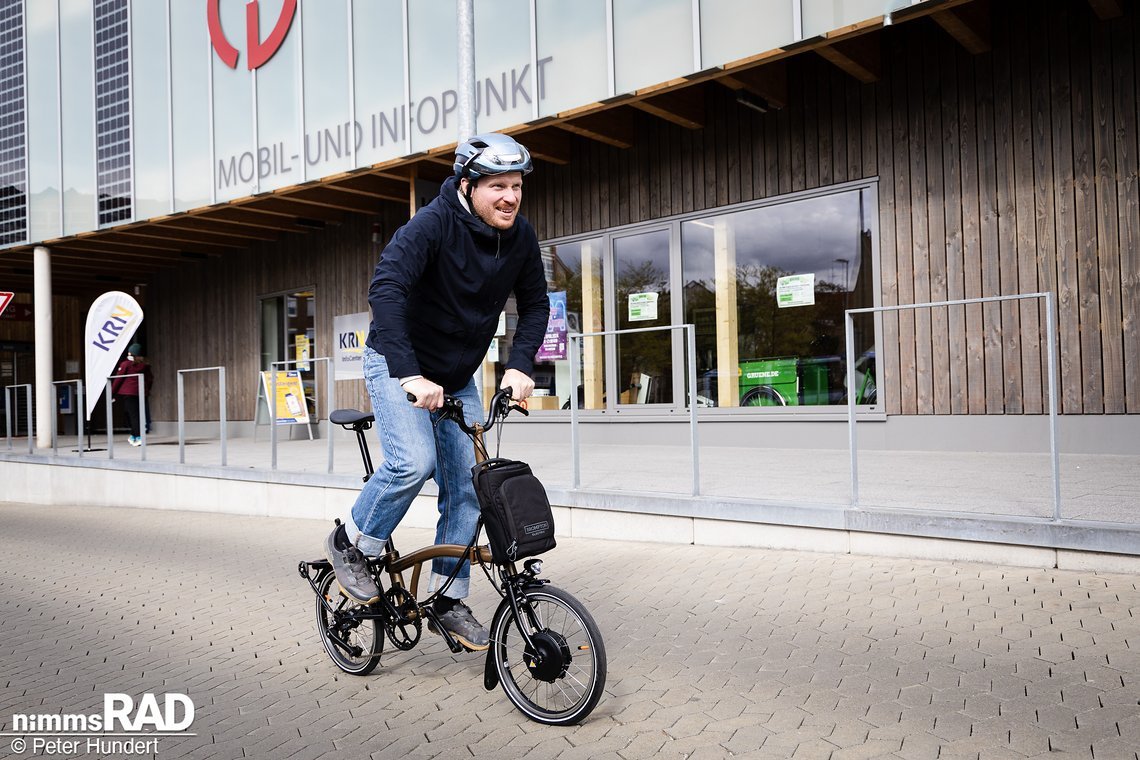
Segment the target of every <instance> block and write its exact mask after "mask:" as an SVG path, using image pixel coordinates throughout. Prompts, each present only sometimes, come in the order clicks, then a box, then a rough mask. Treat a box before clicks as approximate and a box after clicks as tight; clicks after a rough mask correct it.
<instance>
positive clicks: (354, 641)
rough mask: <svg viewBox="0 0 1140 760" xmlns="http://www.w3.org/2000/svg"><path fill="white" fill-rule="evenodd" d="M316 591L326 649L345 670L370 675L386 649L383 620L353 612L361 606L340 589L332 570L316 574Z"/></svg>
mask: <svg viewBox="0 0 1140 760" xmlns="http://www.w3.org/2000/svg"><path fill="white" fill-rule="evenodd" d="M317 594H318V596H317V630H318V631H319V632H320V634H321V643H322V644H324V645H325V651H326V652H328V655H329V657H330V658H332V661H333V663H334V664H335V665H336V666H337V667H338V668H340V669H341V670H343V671H344V672H345V673H349V674H351V675H354V676H365V675H368V674H369V673H371V672H372V671H373V670H375V669H376V666H377V665H379V664H380V653H381V652H382V651H384V631H383V629H382V628H381V626H380V621H379V620H377V619H375V618H374V619H371V620H361V619H360V618H359V617H357V616H355V615H354V614H353V613H354V612H356V611H358V610H360V609H362V608H361V606H360V605H359V604H357V603H356V602H355V601H354V600H352V599H349V598H348V597H347V596H345V595H344V594H343V593H342V592H341V590H340V586H338V585H337V582H336V575H335V574H334V573H333V572H332V571H329V572H326V573H324V574H323V575H321V576H320V577H319V578H317ZM324 602H327V603H328V606H327V607H326V606H325V604H324ZM329 607H331V608H332V610H331V611H330V610H329Z"/></svg>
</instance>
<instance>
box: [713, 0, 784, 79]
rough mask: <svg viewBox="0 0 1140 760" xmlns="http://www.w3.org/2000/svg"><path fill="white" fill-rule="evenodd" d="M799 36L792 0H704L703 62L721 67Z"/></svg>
mask: <svg viewBox="0 0 1140 760" xmlns="http://www.w3.org/2000/svg"><path fill="white" fill-rule="evenodd" d="M794 39H795V29H794V27H793V26H792V4H791V3H757V2H755V0H701V63H702V64H703V65H704V66H706V67H707V66H719V65H721V64H724V63H728V62H729V61H735V60H738V59H740V58H745V57H747V56H750V55H755V54H756V53H762V52H764V51H766V50H772V49H773V48H777V47H780V46H782V45H786V44H788V43H789V42H791V41H793V40H794Z"/></svg>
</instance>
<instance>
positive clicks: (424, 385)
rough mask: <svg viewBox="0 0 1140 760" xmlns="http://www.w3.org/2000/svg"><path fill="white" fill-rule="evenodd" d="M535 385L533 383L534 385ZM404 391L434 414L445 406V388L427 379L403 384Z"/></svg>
mask: <svg viewBox="0 0 1140 760" xmlns="http://www.w3.org/2000/svg"><path fill="white" fill-rule="evenodd" d="M532 385H533V383H532ZM402 387H403V389H404V390H405V391H407V392H408V393H410V394H412V395H413V396H415V397H416V401H415V404H413V406H415V407H417V408H419V409H427V410H428V411H429V412H434V411H435V410H436V409H439V408H440V407H441V406H443V386H442V385H436V384H435V383H433V382H432V381H431V380H428V379H427V378H426V377H417V378H416V379H415V380H409V381H408V382H406V383H404V384H403V386H402Z"/></svg>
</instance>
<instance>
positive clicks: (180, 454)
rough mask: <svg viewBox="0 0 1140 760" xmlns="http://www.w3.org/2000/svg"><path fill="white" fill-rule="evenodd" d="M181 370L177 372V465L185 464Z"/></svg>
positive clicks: (184, 410)
mask: <svg viewBox="0 0 1140 760" xmlns="http://www.w3.org/2000/svg"><path fill="white" fill-rule="evenodd" d="M182 372H183V370H178V372H177V373H175V374H176V376H177V380H178V382H177V389H178V390H177V393H178V464H186V396H185V393H186V383H185V381H184V380H183V379H182Z"/></svg>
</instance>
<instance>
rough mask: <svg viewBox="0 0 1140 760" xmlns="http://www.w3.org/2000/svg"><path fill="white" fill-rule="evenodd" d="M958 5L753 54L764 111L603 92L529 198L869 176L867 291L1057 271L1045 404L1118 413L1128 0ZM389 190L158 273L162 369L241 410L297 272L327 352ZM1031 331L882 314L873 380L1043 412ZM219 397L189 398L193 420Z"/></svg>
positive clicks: (1124, 309) (727, 201) (1009, 323)
mask: <svg viewBox="0 0 1140 760" xmlns="http://www.w3.org/2000/svg"><path fill="white" fill-rule="evenodd" d="M977 7H978V8H980V9H981V10H982V11H984V12H985V13H987V14H989V35H990V36H989V44H988V47H989V49H988V50H985V51H984V52H971V50H967V49H966V47H964V46H963V44H962V43H961V42H960V41H956V40H955V39H954V38H952V37H951V36H950V35H949V34H948V33H947V32H946V31H945V30H944V28H943V27H941V26H940V25H939V24H937V23H935V21H934V20H932V18H921V19H916V20H913V21H911V22H908V23H905V24H897V25H895V26H890V27H886V28H883V29H882V30H879V31H876V32H874V33H872V34H871V35H869V36H868V38H867V40H868V42H869V43H871V44H873V45H874V46H875V50H874V53H875V56H876V57H877V59H878V64H879V72H877V76H870V77H864V79H873V80H874V81H869V82H864V81H860V80H859V79H856V78H855V77H853V76H851V75H850V74H849V73H845V72H844V71H841V70H840V69H839V68H837V67H836V66H835V65H834V63H833V62H831V61H829V60H825V58H824V57H823V56H821V55H817V54H816V53H815V52H808V53H804V54H801V55H796V56H792V57H789V58H785V59H783V60H781V61H779V62H778V63H777V64H772V65H778V66H781V67H783V68H784V69H785V70H786V77H787V103H786V105H785V106H784V107H783V108H780V109H776V110H770V111H769V112H767V113H763V114H761V113H757V112H755V111H754V110H751V109H749V108H746V107H744V106H743V105H741V104H740V103H738V102H737V99H736V94H735V93H734V92H733V91H732V90H731V89H729V88H728V87H725V86H723V85H722V84H720V83H718V82H707V83H704V84H701V85H699V86H694V87H693V88H692V92H693V93H694V94H696V95H697V96H698V97H699V98H700V99H702V100H703V103H704V114H703V120H702V119H699V118H698V119H690V120H689V121H688V123H687V124H686V125H685V126H682V125H680V124H678V123H674V122H671V121H667V120H664V119H661V118H659V117H658V116H654V115H651V114H649V113H646V112H644V111H642V110H636V109H634V108H632V107H630V106H621V107H619V108H616V109H612V110H610V111H607V112H605V113H604V114H602V115H601V116H599V117H598V118H606V119H610V120H611V121H612V123H613V124H615V125H616V124H628V126H629V134H630V140H629V142H630V143H631V145H630V147H625V148H623V147H616V146H615V145H614V144H613V143H614V142H615V141H610V143H608V144H607V143H606V142H603V141H595V140H591V139H588V138H586V137H582V136H577V135H572V136H569V139H570V141H571V143H570V144H571V153H570V160H569V162H568V163H567V164H565V165H555V164H551V163H547V162H542V163H540V165H539V166H538V169H537V171H536V172H535V173H534V174H533V175H531V176H530V177H528V179H527V187H526V200H525V203H524V207H523V211H524V214H526V215H527V216H528V217H529V218H530V219H531V221H532V222H533V223H534V225H535V227H536V229H537V230H538V232H539V236H540V238H542V239H557V238H562V237H565V236H570V235H577V234H584V233H589V232H597V231H602V230H606V229H608V228H612V227H617V226H621V225H628V224H635V223H638V222H643V221H648V220H653V219H661V218H664V217H669V216H671V215H675V214H681V213H686V212H692V211H700V210H709V209H715V208H718V207H722V206H727V205H731V204H735V203H741V202H747V201H753V200H757V199H765V198H773V197H776V196H780V195H784V194H787V193H792V192H796V191H801V190H808V189H813V188H825V187H827V186H830V185H835V184H838V183H843V182H847V181H852V180H875V181H876V183H877V184H876V187H877V193H878V210H879V218H878V230H877V232H878V257H879V259H878V262H879V271H880V276H881V281H880V295H881V303H882V304H883V305H894V304H910V303H922V302H928V301H941V300H953V299H964V298H975V297H986V296H995V295H1013V294H1021V293H1035V292H1038V291H1052V292H1054V293H1056V295H1057V301H1056V304H1057V315H1058V347H1059V349H1060V367H1059V374H1060V402H1061V403H1060V407H1059V409H1060V411H1062V412H1064V413H1066V414H1125V413H1136V412H1138V411H1140V324H1138V319H1137V317H1138V314H1137V312H1138V310H1140V296H1138V295H1137V284H1138V283H1137V276H1138V272H1140V202H1138V182H1137V173H1138V155H1140V142H1138V140H1140V130H1138V128H1137V123H1138V121H1140V55H1138V54H1137V53H1136V50H1135V48H1136V45H1135V40H1136V34H1137V30H1138V27H1140V9H1138V8H1137V6H1136V4H1126V5H1125V7H1124V12H1123V15H1121V16H1119V17H1117V18H1113V19H1108V20H1101V19H1100V18H1098V17H1097V16H1096V15H1095V14H1094V12H1093V10H1092V9H1091V8H1090V6H1089V4H1088V3H1087V2H1084V1H1083V0H1058V1H1057V2H1049V3H1038V2H1033V1H1031V0H994V1H993V2H992V3H985V2H982V3H978V4H977ZM983 47H987V46H986V45H983ZM674 121H679V120H674ZM520 139H522V140H523V141H524V142H525V141H526V138H525V136H523V137H522V138H520ZM406 209H407V207H406V206H403V207H401V206H400V205H398V204H384V205H383V207H382V208H379V209H378V212H379V215H378V216H377V217H375V218H369V217H364V216H360V217H353V218H351V219H349V220H348V221H347V222H345V223H344V224H342V225H340V226H336V227H330V228H328V229H326V230H324V231H314V232H311V233H308V234H305V235H291V236H287V237H285V238H283V239H282V240H281V241H280V242H278V243H274V244H264V245H259V246H257V247H253V248H251V249H249V250H248V251H245V252H239V253H235V254H228V255H226V256H224V257H221V258H213V259H210V260H208V261H188V262H187V263H186V264H184V265H182V266H181V267H179V268H178V269H177V270H173V271H170V272H168V273H159V274H158V275H156V276H155V277H154V279H153V280H152V281H151V283H150V287H149V289H148V293H147V303H146V304H145V305H146V308H147V315H148V316H147V320H148V325H149V332H148V340H149V342H150V346H149V347H148V350H149V351H150V353H151V354H152V358H153V359H154V361H155V365H156V371H157V372H158V373H159V377H160V379H161V380H162V381H163V382H167V381H168V382H169V383H170V384H171V386H172V385H173V382H174V376H173V370H174V369H175V368H179V367H202V366H213V365H215V364H225V365H227V366H228V367H230V368H231V369H230V372H231V373H232V374H231V377H232V379H231V380H230V383H231V388H230V410H231V412H230V414H231V417H232V418H234V419H249V418H250V417H252V413H253V395H254V392H255V378H256V372H257V369H258V368H257V366H256V364H257V353H258V335H257V325H258V320H259V314H258V311H257V309H258V297H259V296H261V295H265V294H270V293H275V292H281V291H284V290H287V289H290V288H298V287H307V286H315V287H316V289H317V304H318V313H317V322H318V325H319V327H318V333H317V353H318V354H320V355H327V354H328V353H329V348H330V345H331V343H330V342H331V340H332V318H333V316H334V315H337V314H346V313H352V312H356V311H363V310H365V309H366V307H367V304H366V301H365V289H366V286H367V282H368V279H369V277H370V274H371V271H372V267H373V266H374V263H375V259H376V256H377V254H378V252H379V246H378V245H375V244H373V243H372V242H371V238H372V232H373V224H379V225H380V227H381V230H382V234H381V237H382V238H383V239H385V240H386V239H387V237H388V236H390V235H391V233H392V232H393V231H394V229H395V228H396V227H397V226H398V225H399V223H400V222H401V221H402V219H403V218H406ZM1045 331H1046V328H1045V307H1044V304H1043V303H1042V302H1038V301H1020V302H1003V303H1001V304H985V305H972V306H967V307H961V306H959V307H950V308H937V309H932V310H919V311H916V312H901V313H897V314H895V313H888V314H886V315H885V316H884V318H883V332H882V334H881V335H880V341H879V343H880V345H879V352H880V355H881V357H882V358H881V360H880V363H879V366H880V368H881V369H880V370H879V371H880V373H881V374H882V377H881V378H879V394H880V399H881V401H882V402H883V404H884V407H885V410H886V411H887V413H888V414H905V415H931V414H938V415H949V414H1041V413H1043V412H1045V411H1047V410H1048V397H1047V388H1048V386H1047V374H1046V373H1047V365H1046V344H1045ZM164 370H165V372H164ZM359 385H360V384H358V383H357V384H352V389H351V390H348V389H338V393H340V394H341V396H340V402H341V403H342V404H345V405H347V404H354V403H366V402H365V400H364V398H363V393H362V390H361V389H360V388H359ZM346 394H347V395H346ZM215 409H216V401H214V400H212V399H205V398H204V399H200V400H197V401H196V400H194V399H191V402H190V407H189V410H190V411H189V416H190V417H191V418H198V419H212V418H214V415H215V414H216V412H215ZM174 413H175V407H174V397H173V394H170V395H166V394H162V395H160V397H159V399H158V401H157V408H156V416H157V417H158V418H160V419H170V418H173V416H174Z"/></svg>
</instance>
